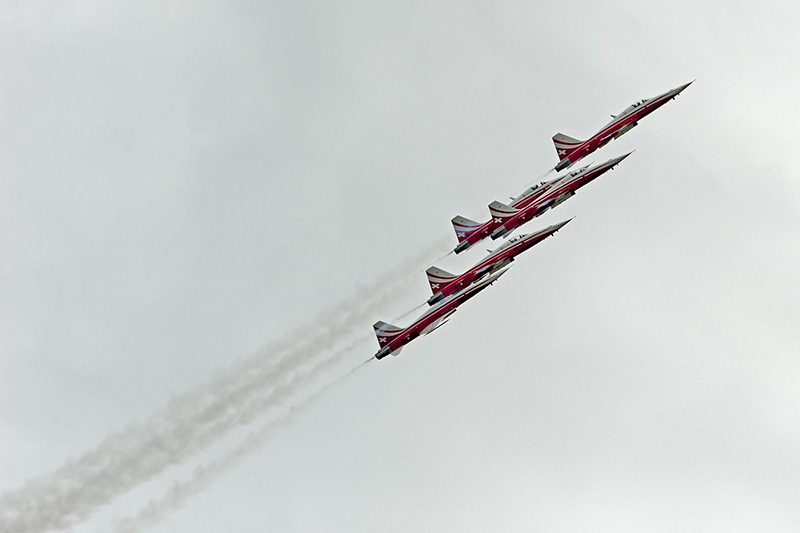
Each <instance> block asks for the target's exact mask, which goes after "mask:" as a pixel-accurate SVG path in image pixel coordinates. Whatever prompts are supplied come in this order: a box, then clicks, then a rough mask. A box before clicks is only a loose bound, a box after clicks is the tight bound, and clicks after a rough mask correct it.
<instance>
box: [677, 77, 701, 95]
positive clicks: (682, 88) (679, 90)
mask: <svg viewBox="0 0 800 533" xmlns="http://www.w3.org/2000/svg"><path fill="white" fill-rule="evenodd" d="M695 81H697V80H692V81H690V82H689V83H686V84H684V85H681V86H680V87H678V88H677V89H675V93H676V94H677V93H680V92H681V91H683V90H684V89H685V88H687V87H688V86H689V85H691V84H693V83H694V82H695Z"/></svg>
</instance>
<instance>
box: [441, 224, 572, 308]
mask: <svg viewBox="0 0 800 533" xmlns="http://www.w3.org/2000/svg"><path fill="white" fill-rule="evenodd" d="M570 220H572V219H569V220H565V221H564V222H560V223H558V224H553V225H552V226H548V227H546V228H544V229H542V230H539V231H537V232H535V233H529V234H527V235H519V236H517V237H514V238H513V239H510V240H509V241H508V242H506V243H503V245H502V246H500V247H499V248H498V249H496V250H494V251H493V252H490V253H489V255H487V256H486V257H484V258H483V260H482V261H481V262H479V263H478V264H476V265H475V266H473V267H472V268H470V269H469V270H467V271H466V272H464V273H463V274H461V275H460V276H456V275H455V274H451V273H450V272H447V271H446V270H442V269H441V268H438V267H435V266H432V267H430V268H429V269H428V270H426V271H425V273H426V274H427V275H428V283H430V285H431V291H432V292H433V296H431V297H430V298H428V305H433V304H435V303H436V302H439V301H441V300H442V299H444V298H446V297H448V296H450V295H451V294H453V293H454V292H457V291H460V290H462V289H464V288H465V287H468V286H469V285H470V284H471V283H474V282H476V281H478V280H480V279H481V278H483V277H484V276H486V275H487V274H492V273H494V272H497V271H498V270H500V269H501V268H504V267H505V266H507V265H509V264H511V262H513V261H514V258H515V257H516V256H518V255H519V254H521V253H522V252H524V251H525V250H528V249H529V248H531V247H533V246H535V245H536V244H538V243H540V242H542V241H543V240H545V239H546V238H547V237H549V236H551V235H553V234H554V233H555V232H557V231H558V230H560V229H561V228H563V227H564V226H566V225H567V223H568V222H569V221H570Z"/></svg>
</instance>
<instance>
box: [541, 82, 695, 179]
mask: <svg viewBox="0 0 800 533" xmlns="http://www.w3.org/2000/svg"><path fill="white" fill-rule="evenodd" d="M692 83H694V80H692V81H690V82H689V83H687V84H685V85H681V86H680V87H678V88H676V89H672V90H671V91H667V92H665V93H664V94H660V95H658V96H656V97H654V98H650V99H647V98H646V99H644V100H641V101H639V102H636V103H635V104H631V105H629V106H628V107H627V108H625V110H624V111H622V113H620V114H619V115H611V122H609V123H608V124H606V125H605V126H603V128H602V129H601V130H600V131H598V132H597V133H595V134H594V135H592V136H591V137H590V138H589V139H588V140H586V141H579V140H578V139H573V138H572V137H570V136H568V135H564V134H563V133H556V134H555V135H554V136H553V143H554V144H555V145H556V153H558V157H559V158H560V159H561V160H560V161H559V162H558V164H557V165H556V166H555V170H556V171H559V170H563V169H565V168H567V167H569V166H571V165H572V164H574V163H575V162H577V161H579V160H581V159H583V158H584V157H586V156H587V155H589V154H591V153H592V152H594V151H595V150H597V149H598V148H602V147H603V146H605V145H606V144H608V143H609V142H611V140H612V139H616V138H618V137H620V136H622V135H623V134H625V133H626V132H628V131H629V130H630V129H631V128H633V127H635V126H636V125H638V124H639V120H641V119H643V118H644V117H646V116H647V115H649V114H650V113H652V112H653V111H655V110H656V109H658V108H659V107H661V106H662V105H664V104H666V103H667V102H669V101H670V100H674V99H675V97H676V96H678V95H679V94H680V93H681V91H683V90H684V89H685V88H687V87H688V86H689V85H691V84H692Z"/></svg>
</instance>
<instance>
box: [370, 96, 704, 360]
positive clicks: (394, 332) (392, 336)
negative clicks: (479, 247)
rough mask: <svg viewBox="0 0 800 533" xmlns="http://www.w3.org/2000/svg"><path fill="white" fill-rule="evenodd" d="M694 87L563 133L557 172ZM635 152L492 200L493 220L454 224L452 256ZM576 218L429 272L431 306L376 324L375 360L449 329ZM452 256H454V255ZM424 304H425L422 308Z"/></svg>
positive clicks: (555, 202) (533, 214)
mask: <svg viewBox="0 0 800 533" xmlns="http://www.w3.org/2000/svg"><path fill="white" fill-rule="evenodd" d="M692 83H693V81H692V82H689V83H686V84H684V85H681V86H680V87H677V88H675V89H672V90H670V91H667V92H665V93H663V94H660V95H658V96H656V97H653V98H649V99H644V100H640V101H639V102H636V103H634V104H631V105H630V106H628V107H627V108H625V109H624V110H623V111H622V112H621V113H620V114H618V115H611V118H612V120H611V122H609V123H608V124H606V125H605V126H604V127H603V128H602V129H601V130H600V131H598V132H597V133H595V134H594V135H592V136H591V137H590V138H589V139H588V140H586V141H579V140H577V139H573V138H572V137H569V136H567V135H564V134H563V133H558V134H556V135H555V136H554V137H553V143H554V144H555V146H556V152H557V153H558V156H559V158H560V160H559V162H558V164H557V165H556V166H555V168H554V169H553V170H555V171H556V172H560V171H562V170H566V169H569V168H570V167H571V166H572V165H573V164H575V163H576V162H578V161H580V160H581V159H583V158H584V157H586V156H587V155H589V154H591V153H593V152H594V151H596V150H597V149H599V148H602V147H603V146H605V145H606V144H608V143H609V142H610V141H611V140H613V139H616V138H618V137H620V136H621V135H623V134H625V133H626V132H628V131H630V130H631V129H632V128H634V127H635V126H637V125H638V123H639V120H641V119H642V118H644V117H645V116H647V115H649V114H650V113H652V112H653V111H655V110H656V109H658V108H659V107H661V106H663V105H664V104H666V103H667V102H669V101H670V100H674V99H675V97H677V96H678V95H679V94H680V93H681V92H682V91H683V90H684V89H686V88H687V87H688V86H689V85H691V84H692ZM631 153H632V152H629V153H627V154H624V155H621V156H619V157H615V158H612V159H609V160H608V161H605V162H604V163H600V164H598V165H591V164H590V165H587V166H584V167H581V168H578V169H576V170H573V171H570V172H566V173H564V174H561V175H557V176H556V177H555V178H553V179H551V180H549V181H542V182H540V183H538V184H536V185H533V186H530V187H526V188H525V190H524V191H522V193H520V194H519V195H518V196H516V197H513V198H511V199H510V202H509V203H507V204H506V203H502V202H498V201H494V202H492V203H490V204H489V213H490V215H491V218H490V219H489V220H487V221H486V222H475V221H474V220H470V219H468V218H465V217H463V216H460V215H459V216H455V217H453V219H452V220H451V222H452V224H453V229H454V230H455V232H456V238H457V240H458V245H457V246H456V247H455V248H454V250H453V252H455V253H456V254H459V253H461V252H464V251H465V250H467V249H469V248H471V247H472V246H474V245H475V244H477V243H478V242H480V241H482V240H484V239H486V238H489V237H491V239H492V240H496V239H500V238H506V237H509V236H510V235H511V233H512V232H514V231H515V230H516V229H517V228H519V227H520V226H522V225H523V224H525V223H527V222H529V221H531V220H533V219H534V218H537V217H539V216H541V215H542V214H544V213H545V212H546V211H548V210H550V209H553V208H555V207H557V206H559V205H560V204H562V203H563V202H565V201H566V200H568V199H569V198H571V197H572V196H574V195H575V193H576V191H577V190H578V189H580V188H581V187H583V186H584V185H586V184H588V183H590V182H591V181H593V180H595V179H597V178H598V177H600V176H602V175H603V174H605V173H606V172H608V171H609V170H612V169H614V167H616V166H617V165H619V164H620V163H621V162H622V161H623V160H624V159H625V158H626V157H628V156H629V155H631ZM571 220H572V219H571V218H570V219H568V220H565V221H563V222H559V223H557V224H553V225H550V226H548V227H546V228H544V229H541V230H539V231H535V232H533V233H529V234H525V235H519V236H516V237H513V238H511V239H509V240H508V241H506V242H505V243H504V244H502V245H501V246H500V247H498V248H497V249H495V250H493V251H492V250H490V251H489V255H487V256H485V257H484V258H483V259H482V260H480V261H478V262H477V263H476V264H475V265H473V266H472V267H471V268H469V269H467V270H466V271H465V272H463V273H462V274H458V275H457V274H451V273H450V272H447V271H446V270H443V269H441V268H439V267H437V266H432V267H430V268H428V269H427V270H426V271H425V273H426V275H427V276H428V283H429V284H430V287H431V292H432V293H433V295H432V296H431V297H430V298H428V300H427V304H428V305H429V306H430V307H429V308H428V310H426V311H425V312H424V313H423V314H422V315H421V316H420V317H419V318H417V319H416V320H415V321H414V322H412V323H411V324H410V325H409V326H407V327H405V328H402V327H398V326H393V325H392V324H388V323H386V322H383V321H380V320H379V321H378V322H376V323H375V324H374V325H373V329H374V330H375V335H376V336H377V338H378V344H379V345H380V349H379V350H378V352H377V353H376V354H375V356H374V358H376V359H383V358H384V357H386V356H387V355H390V354H391V355H397V354H399V353H400V351H401V350H402V349H403V347H405V345H406V344H408V343H409V342H411V341H412V340H414V339H416V338H417V337H419V336H422V335H427V334H429V333H431V332H432V331H434V330H436V329H438V328H439V327H441V326H442V325H444V324H446V323H447V321H448V320H449V319H450V317H451V316H452V314H453V313H455V312H456V310H457V309H458V307H459V306H460V305H461V304H463V303H464V302H466V301H467V300H469V299H471V298H472V297H473V296H475V295H477V294H478V293H479V292H481V291H483V290H484V289H486V288H487V287H489V286H491V285H492V284H493V283H494V282H496V281H497V280H498V279H500V277H501V276H503V275H504V274H505V273H506V272H508V270H509V268H510V267H511V266H512V265H511V263H512V262H514V260H515V259H516V257H517V256H519V255H520V254H521V253H523V252H525V251H527V250H529V249H531V248H532V247H534V246H535V245H537V244H539V243H540V242H542V241H544V240H545V239H547V238H548V237H551V236H552V235H554V234H555V233H556V232H557V231H559V230H560V229H561V228H563V227H564V226H566V225H567V224H568V223H569V222H570V221H571ZM451 253H452V252H451ZM422 305H424V304H422Z"/></svg>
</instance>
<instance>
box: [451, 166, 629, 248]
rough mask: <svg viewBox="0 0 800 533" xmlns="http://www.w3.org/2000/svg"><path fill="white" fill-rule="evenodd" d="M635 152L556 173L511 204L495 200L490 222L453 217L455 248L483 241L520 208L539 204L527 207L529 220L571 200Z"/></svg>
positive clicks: (527, 218)
mask: <svg viewBox="0 0 800 533" xmlns="http://www.w3.org/2000/svg"><path fill="white" fill-rule="evenodd" d="M630 154H631V153H628V154H625V155H623V156H621V157H617V158H614V159H609V160H608V161H606V162H605V163H601V164H599V165H595V166H593V167H591V166H585V167H582V168H579V169H577V170H573V171H572V172H569V173H566V174H563V175H561V176H558V177H555V178H553V179H552V180H550V181H544V182H542V183H540V184H538V185H534V186H533V187H528V188H526V189H525V190H524V191H523V192H522V194H520V195H519V196H517V197H516V198H512V199H511V204H510V205H505V204H502V203H500V202H493V203H492V204H491V205H490V206H489V211H490V212H491V214H492V218H491V219H489V220H488V221H486V222H483V223H480V222H475V221H474V220H470V219H468V218H465V217H462V216H460V215H459V216H456V217H453V219H452V223H453V229H455V231H456V237H457V238H458V241H459V242H458V246H456V248H455V252H456V253H457V254H458V253H461V252H463V251H464V250H466V249H468V248H469V247H470V246H472V245H473V244H475V243H477V242H479V241H482V240H483V239H485V238H486V237H488V236H490V235H492V234H493V233H494V232H495V231H497V229H498V228H499V227H500V226H501V225H503V221H504V220H505V219H507V218H508V217H510V216H513V215H516V214H517V213H518V212H519V211H522V210H525V209H528V208H530V207H531V206H534V207H536V209H533V210H531V211H527V212H526V215H525V219H524V220H523V221H522V222H527V221H528V220H531V219H532V218H535V217H538V216H539V215H541V214H542V213H544V212H545V211H547V210H548V209H550V208H552V207H555V206H557V205H558V204H560V203H561V202H563V201H565V200H567V199H568V198H569V197H571V196H573V195H574V194H575V190H576V189H578V188H579V187H582V186H584V185H586V184H587V183H589V182H590V181H592V180H594V179H595V178H597V177H598V176H600V175H602V174H603V173H604V172H606V171H608V170H610V169H612V168H613V167H614V166H615V165H617V164H619V162H620V161H622V160H623V159H625V158H626V157H628V156H629V155H630ZM509 231H510V230H504V231H503V232H502V233H500V235H505V234H507V233H508V232H509Z"/></svg>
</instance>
